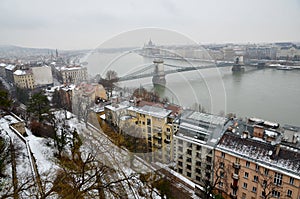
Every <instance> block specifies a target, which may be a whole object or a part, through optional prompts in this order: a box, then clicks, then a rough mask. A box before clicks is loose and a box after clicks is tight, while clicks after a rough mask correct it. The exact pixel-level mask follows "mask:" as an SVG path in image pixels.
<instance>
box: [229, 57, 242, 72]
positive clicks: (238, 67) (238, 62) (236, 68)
mask: <svg viewBox="0 0 300 199" xmlns="http://www.w3.org/2000/svg"><path fill="white" fill-rule="evenodd" d="M242 66H244V61H243V56H242V55H240V56H237V57H236V58H235V60H234V64H233V66H232V69H231V70H232V72H243V71H244V70H245V68H244V67H242Z"/></svg>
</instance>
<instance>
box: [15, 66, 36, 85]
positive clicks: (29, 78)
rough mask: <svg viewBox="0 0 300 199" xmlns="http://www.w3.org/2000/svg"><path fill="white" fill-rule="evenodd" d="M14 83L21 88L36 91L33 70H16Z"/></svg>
mask: <svg viewBox="0 0 300 199" xmlns="http://www.w3.org/2000/svg"><path fill="white" fill-rule="evenodd" d="M13 77H14V83H15V85H16V86H17V87H19V88H24V89H34V88H35V83H34V78H33V73H32V70H31V69H28V70H16V71H15V72H14V73H13Z"/></svg>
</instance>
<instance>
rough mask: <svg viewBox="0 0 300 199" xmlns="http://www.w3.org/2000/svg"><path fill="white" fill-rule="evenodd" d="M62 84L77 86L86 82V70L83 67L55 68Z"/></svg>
mask: <svg viewBox="0 0 300 199" xmlns="http://www.w3.org/2000/svg"><path fill="white" fill-rule="evenodd" d="M56 69H57V70H58V71H59V73H60V75H61V79H62V83H63V84H78V83H80V82H83V81H86V80H87V68H86V67H83V66H63V67H56Z"/></svg>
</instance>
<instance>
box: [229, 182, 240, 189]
mask: <svg viewBox="0 0 300 199" xmlns="http://www.w3.org/2000/svg"><path fill="white" fill-rule="evenodd" d="M230 187H231V188H232V189H233V190H238V188H239V186H238V185H234V184H232V183H231V184H230Z"/></svg>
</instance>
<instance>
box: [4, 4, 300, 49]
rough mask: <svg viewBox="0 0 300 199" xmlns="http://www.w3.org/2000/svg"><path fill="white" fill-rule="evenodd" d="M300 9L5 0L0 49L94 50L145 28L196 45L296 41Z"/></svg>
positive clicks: (287, 5)
mask: <svg viewBox="0 0 300 199" xmlns="http://www.w3.org/2000/svg"><path fill="white" fill-rule="evenodd" d="M299 10H300V1H299V0H290V1H283V0H275V1H271V0H266V1H258V0H255V1H249V0H247V1H243V3H241V2H240V1H237V0H230V1H226V2H223V1H194V0H190V1H185V2H183V1H176V2H175V1H172V0H165V1H159V0H155V1H137V0H130V1H118V0H115V1H109V2H108V1H105V2H104V1H95V0H90V1H87V2H82V1H77V0H76V1H63V2H61V1H58V0H55V1H48V0H47V1H43V2H40V1H37V2H35V1H34V0H29V1H26V2H25V1H24V2H23V1H19V0H15V1H8V0H4V1H1V2H0V16H1V17H0V26H1V29H2V30H1V33H0V38H1V40H0V44H11V45H19V46H24V47H37V48H58V49H84V48H95V47H97V46H99V45H100V44H101V43H103V42H105V41H107V40H109V39H111V38H113V37H114V36H116V35H119V34H120V33H124V32H127V31H132V30H139V29H143V28H149V27H152V28H156V29H162V30H163V29H166V30H170V31H173V32H177V33H178V34H182V35H184V36H186V37H188V38H191V39H192V40H193V41H195V42H197V43H230V42H233V43H246V42H251V43H260V42H286V41H291V42H299V41H300V37H299V34H298V33H299V32H300V21H299V18H300V12H299ZM147 37H148V38H149V37H151V35H149V36H148V35H147ZM134 39H135V38H133V40H134ZM143 39H144V38H143ZM169 39H170V40H171V39H172V37H170V38H169ZM174 39H175V37H174ZM130 42H131V41H129V43H130ZM139 42H141V41H139ZM144 42H145V41H144ZM132 43H133V45H139V43H137V44H135V43H134V41H132Z"/></svg>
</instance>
